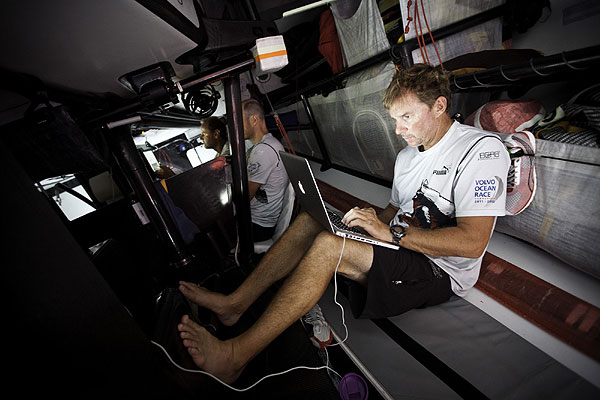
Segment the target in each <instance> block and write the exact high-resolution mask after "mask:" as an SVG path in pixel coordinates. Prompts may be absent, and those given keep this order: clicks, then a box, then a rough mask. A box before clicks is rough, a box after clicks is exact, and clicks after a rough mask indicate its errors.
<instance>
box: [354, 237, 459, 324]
mask: <svg viewBox="0 0 600 400" xmlns="http://www.w3.org/2000/svg"><path fill="white" fill-rule="evenodd" d="M452 295H453V292H452V288H451V286H450V277H449V276H448V274H447V273H446V272H444V270H442V269H441V268H440V267H438V266H437V265H435V263H433V261H430V260H429V259H428V258H427V257H426V256H424V255H423V254H421V253H417V252H414V251H411V250H407V249H404V248H402V247H401V248H400V249H399V250H392V249H388V248H385V247H380V246H373V265H372V266H371V270H370V271H369V275H368V282H367V287H366V288H365V287H364V286H362V285H360V284H358V283H356V282H351V283H350V287H349V298H350V305H351V308H352V314H353V315H354V317H355V318H385V317H391V316H394V315H399V314H402V313H404V312H406V311H408V310H412V309H413V308H423V307H428V306H433V305H436V304H440V303H443V302H445V301H447V300H448V299H449V298H450V297H451V296H452Z"/></svg>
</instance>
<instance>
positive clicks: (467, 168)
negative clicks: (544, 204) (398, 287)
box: [390, 122, 510, 296]
mask: <svg viewBox="0 0 600 400" xmlns="http://www.w3.org/2000/svg"><path fill="white" fill-rule="evenodd" d="M509 165H510V159H509V156H508V152H507V151H506V148H505V146H504V144H503V143H502V141H501V140H500V139H499V137H498V136H497V135H495V134H493V133H490V132H486V131H483V130H480V129H477V128H473V127H471V126H467V125H462V124H460V123H458V122H454V123H453V124H452V126H451V127H450V129H449V130H448V132H447V133H446V134H445V135H444V137H443V138H442V139H441V140H440V141H439V142H438V143H436V144H435V145H434V146H433V147H432V148H430V149H428V150H426V151H423V152H420V151H419V150H418V148H416V147H406V148H404V149H403V150H402V151H400V153H398V156H397V158H396V165H395V167H394V184H393V187H392V194H391V199H390V203H391V204H392V205H394V206H396V207H399V208H400V210H399V211H398V213H397V214H396V216H395V218H394V219H393V220H392V221H391V222H390V224H394V223H396V224H397V223H398V222H400V221H404V222H406V223H408V224H409V225H411V226H417V227H420V228H426V229H433V228H437V227H443V226H448V225H450V226H452V225H456V217H469V216H502V215H505V203H506V176H507V173H508V167H509ZM484 253H485V252H484ZM425 255H426V256H427V257H428V258H429V259H430V260H432V261H433V262H434V263H435V264H437V265H438V266H439V267H440V268H442V269H443V270H444V271H446V273H448V275H450V280H451V284H452V291H453V292H454V293H456V294H457V295H459V296H463V295H464V294H465V291H466V290H467V289H470V288H471V287H473V285H475V283H476V282H477V279H478V277H479V269H480V267H481V259H482V258H483V255H482V256H481V257H479V258H464V257H437V256H431V255H428V254H425Z"/></svg>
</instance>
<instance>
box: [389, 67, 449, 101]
mask: <svg viewBox="0 0 600 400" xmlns="http://www.w3.org/2000/svg"><path fill="white" fill-rule="evenodd" d="M407 93H412V94H414V95H415V96H417V97H418V98H419V100H421V101H422V102H423V103H425V104H427V105H428V106H429V107H432V106H433V104H434V103H435V101H436V100H437V98H438V97H440V96H444V97H445V98H446V100H447V106H446V112H448V113H449V112H450V100H451V97H452V92H451V91H450V81H449V80H448V74H447V73H446V72H444V71H442V70H441V69H440V68H438V67H433V66H431V65H428V64H415V65H413V66H411V67H408V68H405V69H400V70H398V71H396V73H395V74H394V77H393V78H392V81H391V82H390V85H389V86H388V88H387V89H386V91H385V94H384V95H383V106H384V107H385V108H386V109H389V108H390V107H391V106H392V104H393V103H394V101H396V100H397V99H399V98H400V97H402V96H404V95H406V94H407Z"/></svg>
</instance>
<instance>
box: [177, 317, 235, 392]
mask: <svg viewBox="0 0 600 400" xmlns="http://www.w3.org/2000/svg"><path fill="white" fill-rule="evenodd" d="M177 329H178V330H179V336H181V338H182V339H183V345H184V346H185V347H186V348H187V350H188V353H190V355H191V356H192V360H194V363H195V364H196V365H197V366H198V367H199V368H201V369H202V370H203V371H205V372H208V373H210V374H211V375H214V376H215V377H217V378H219V379H220V380H222V381H223V382H225V383H233V382H234V381H235V380H236V379H237V378H238V377H239V376H240V374H241V373H242V371H243V370H244V367H245V364H242V365H239V363H236V362H235V361H234V359H233V356H234V349H233V343H232V342H230V341H224V342H222V341H220V340H219V339H217V338H216V337H214V336H213V335H211V334H210V333H209V332H208V331H207V330H206V329H204V328H203V327H201V326H200V325H198V324H196V323H195V322H194V321H192V320H191V319H190V318H189V317H188V316H187V315H184V316H183V318H181V323H180V324H179V325H177Z"/></svg>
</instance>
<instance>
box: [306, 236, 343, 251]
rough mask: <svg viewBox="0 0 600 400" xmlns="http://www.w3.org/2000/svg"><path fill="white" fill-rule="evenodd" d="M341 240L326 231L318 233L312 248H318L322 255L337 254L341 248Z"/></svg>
mask: <svg viewBox="0 0 600 400" xmlns="http://www.w3.org/2000/svg"><path fill="white" fill-rule="evenodd" d="M343 240H344V239H343V238H341V237H339V236H336V235H334V234H332V233H329V232H327V231H322V232H320V233H319V234H318V235H317V236H316V237H315V240H314V242H313V246H314V247H317V248H319V250H320V251H321V252H323V253H325V252H336V253H339V252H340V250H341V248H342V242H343Z"/></svg>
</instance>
